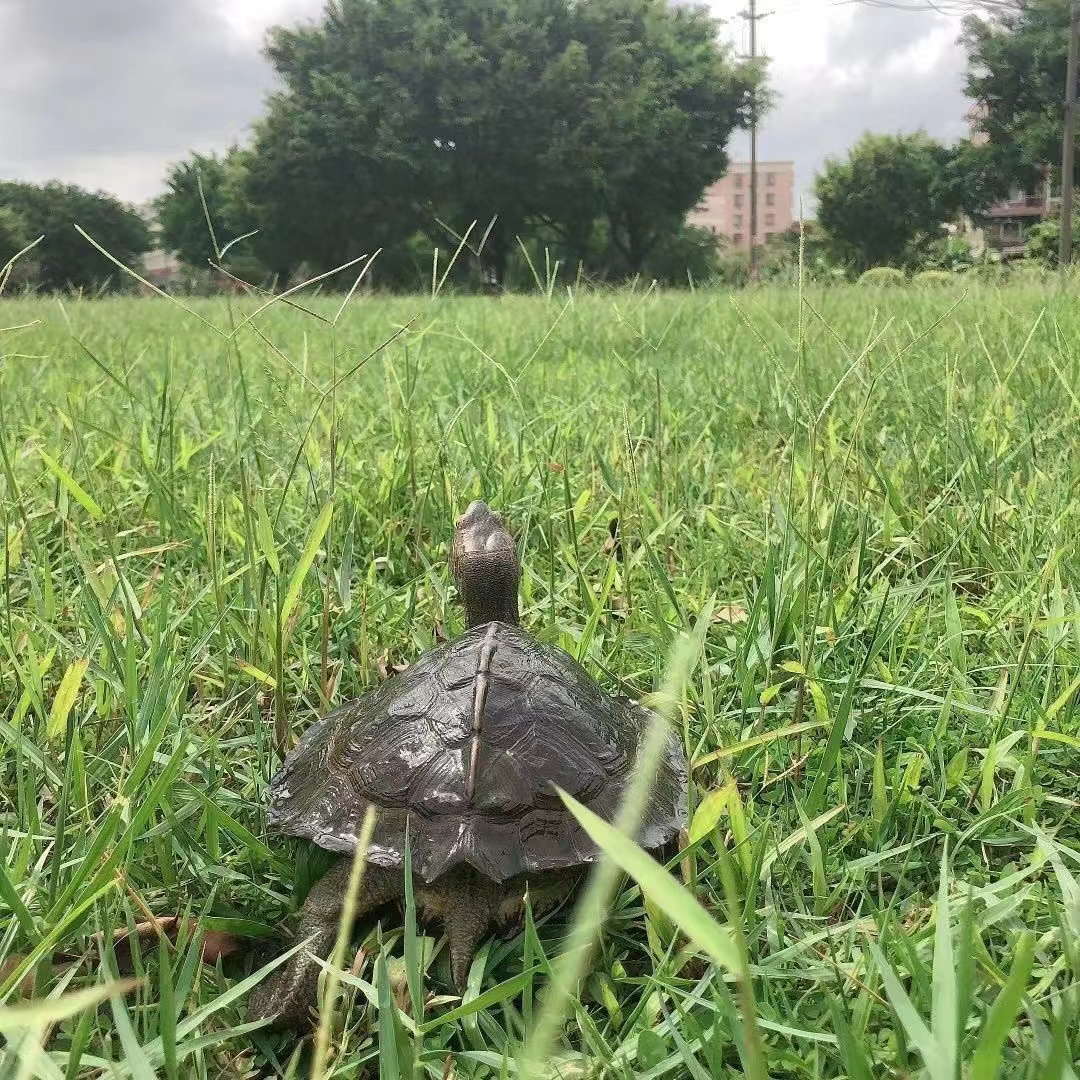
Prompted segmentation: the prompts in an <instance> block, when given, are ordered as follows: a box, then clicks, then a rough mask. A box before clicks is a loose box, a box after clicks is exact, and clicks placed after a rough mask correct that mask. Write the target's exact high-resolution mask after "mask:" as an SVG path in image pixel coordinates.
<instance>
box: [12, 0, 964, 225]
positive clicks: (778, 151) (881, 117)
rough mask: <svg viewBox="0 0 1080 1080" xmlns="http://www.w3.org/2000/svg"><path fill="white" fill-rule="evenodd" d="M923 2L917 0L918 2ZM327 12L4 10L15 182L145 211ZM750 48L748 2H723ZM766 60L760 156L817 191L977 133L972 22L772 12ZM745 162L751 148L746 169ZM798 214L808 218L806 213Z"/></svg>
mask: <svg viewBox="0 0 1080 1080" xmlns="http://www.w3.org/2000/svg"><path fill="white" fill-rule="evenodd" d="M912 2H914V0H912ZM322 6H323V0H0V41H2V42H3V43H4V50H3V52H4V57H3V61H2V63H0V148H2V149H0V179H18V180H33V181H43V180H49V179H54V178H55V179H60V180H64V181H67V182H71V183H76V184H81V185H83V186H86V187H90V188H95V189H97V188H102V189H105V190H108V191H112V192H114V193H116V194H117V195H119V196H121V197H122V198H124V199H128V200H132V201H142V200H144V199H148V198H151V197H152V196H154V195H155V194H157V193H158V191H159V190H160V189H161V185H162V178H163V175H164V172H165V168H166V166H167V165H168V164H169V162H171V161H175V160H178V159H180V158H183V157H185V156H187V155H188V154H189V153H190V152H191V151H192V150H199V151H204V152H205V151H210V150H223V149H225V148H226V147H227V146H228V145H229V144H230V143H232V142H234V141H243V140H244V139H245V137H246V133H247V131H248V127H249V125H250V124H251V122H252V121H253V120H254V119H255V118H257V117H258V116H259V114H260V112H261V110H262V107H263V101H264V98H265V95H266V93H267V92H268V90H270V89H271V87H272V85H273V77H272V73H271V71H270V69H269V66H268V64H267V63H266V62H265V61H264V60H263V58H262V56H261V54H260V51H259V50H260V45H261V42H262V38H263V34H264V32H265V29H266V27H267V26H268V25H270V24H272V23H275V22H295V21H297V20H299V19H305V18H310V17H313V16H315V15H317V14H318V12H319V11H320V10H321V9H322ZM712 6H713V9H714V11H715V12H716V14H717V15H719V16H721V17H722V18H725V19H728V20H729V22H728V24H727V26H726V28H725V33H726V34H727V35H728V36H729V37H731V39H732V40H733V41H735V42H736V43H737V44H738V45H739V46H740V48H745V46H746V32H745V23H744V22H743V21H742V20H741V19H739V18H738V14H737V13H738V12H739V11H740V10H742V9H743V8H745V6H746V0H712ZM759 8H760V10H762V11H768V12H772V14H770V15H769V16H768V17H767V18H765V19H762V20H761V22H760V23H759V28H760V29H759V35H758V39H759V47H760V48H761V50H762V51H763V52H765V53H766V54H767V55H769V56H770V57H771V58H772V66H771V79H772V85H773V86H774V88H775V89H776V90H777V91H778V93H779V101H778V103H777V105H776V107H775V110H774V111H773V112H772V113H771V114H770V115H769V116H768V118H767V120H766V121H765V123H764V125H763V128H762V134H761V144H760V145H761V154H762V156H763V157H765V158H773V159H782V160H793V161H794V162H795V165H796V171H797V175H798V185H799V188H800V189H801V190H803V191H806V190H807V189H808V188H809V186H810V184H811V183H812V181H813V176H814V173H815V171H816V170H817V169H818V168H819V167H820V166H821V164H822V162H823V161H824V159H825V158H826V156H828V155H834V154H842V153H843V152H844V151H845V150H846V149H847V148H848V147H849V146H850V145H851V144H852V143H853V142H854V141H855V140H856V139H857V138H858V137H859V135H860V134H862V133H863V132H864V131H867V130H873V131H880V132H886V131H889V132H894V131H911V130H914V129H916V128H918V127H923V128H925V129H926V130H927V131H929V132H930V133H931V134H932V135H935V136H938V137H940V138H944V139H951V138H954V137H956V136H959V135H962V134H963V133H964V130H965V125H964V119H963V116H964V110H965V108H966V107H967V106H966V102H965V100H964V97H963V94H962V90H961V83H962V73H963V66H964V57H963V53H962V51H961V49H960V48H959V46H958V45H957V44H956V38H957V34H958V33H959V29H960V20H959V17H958V16H953V15H942V14H938V13H936V12H934V11H932V10H923V11H905V10H898V9H897V8H890V7H874V6H868V5H866V4H860V3H852V2H850V0H771V2H770V0H761V3H760V4H759ZM745 155H746V140H745V138H740V137H736V139H735V141H734V143H733V145H732V156H733V157H736V158H741V157H744V156H745ZM797 209H798V208H797V207H796V211H797Z"/></svg>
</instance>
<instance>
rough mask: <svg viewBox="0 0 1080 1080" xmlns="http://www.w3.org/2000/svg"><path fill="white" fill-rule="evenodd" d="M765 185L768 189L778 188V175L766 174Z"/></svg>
mask: <svg viewBox="0 0 1080 1080" xmlns="http://www.w3.org/2000/svg"><path fill="white" fill-rule="evenodd" d="M765 185H766V186H767V187H776V173H774V172H771V173H766V174H765Z"/></svg>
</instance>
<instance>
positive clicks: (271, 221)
mask: <svg viewBox="0 0 1080 1080" xmlns="http://www.w3.org/2000/svg"><path fill="white" fill-rule="evenodd" d="M268 55H269V57H270V59H271V61H272V62H273V64H274V67H275V69H276V70H277V72H278V74H279V75H280V77H281V79H282V81H283V84H284V87H283V89H282V90H281V91H280V92H279V93H277V94H276V95H274V96H273V97H272V99H271V101H270V104H269V110H268V114H267V115H266V117H265V118H264V119H263V120H262V121H261V122H260V123H259V124H258V126H257V128H256V133H255V139H254V143H253V145H252V147H251V149H250V151H249V152H248V153H247V154H246V155H245V158H244V164H245V174H244V182H243V188H244V193H245V197H246V199H247V200H248V202H249V203H250V207H251V211H252V214H253V219H254V220H256V221H257V223H258V226H259V230H260V235H259V241H258V250H259V253H260V255H261V257H262V258H263V260H264V261H265V262H267V263H268V265H270V266H271V267H273V268H274V269H276V270H279V271H284V270H286V269H287V268H289V267H290V266H294V265H295V263H296V262H298V261H300V260H304V261H305V262H307V263H308V264H310V265H311V266H313V267H315V268H319V269H329V268H331V267H333V266H336V265H340V264H342V263H344V262H346V261H348V260H349V259H352V258H356V257H358V256H360V255H362V254H365V253H369V252H371V251H373V250H374V249H376V248H378V247H387V246H391V245H397V246H401V245H402V244H404V243H405V242H406V241H407V239H408V238H409V237H410V236H413V235H415V234H416V233H418V232H422V233H424V234H426V235H427V236H428V237H429V238H430V239H432V240H433V241H435V242H437V243H441V244H442V245H443V246H444V247H445V246H451V247H452V246H454V244H455V243H456V240H455V237H458V236H461V235H463V234H464V233H465V232H466V231H467V230H468V229H469V227H470V226H471V225H472V224H473V223H474V222H475V223H477V228H476V230H475V231H474V234H473V239H477V238H479V236H480V235H481V234H485V233H486V243H485V259H486V261H487V263H488V264H489V266H490V269H491V272H492V273H493V274H494V275H495V276H496V277H499V278H501V277H502V275H503V273H504V271H505V267H506V263H507V260H508V258H509V256H510V254H511V252H512V251H513V249H514V247H515V244H516V242H517V238H518V237H520V236H522V235H528V234H529V233H530V232H534V233H535V232H539V231H543V232H544V235H545V236H546V237H549V238H551V239H552V240H553V241H557V242H558V243H560V244H562V245H563V254H564V256H565V257H566V258H568V259H572V260H574V261H585V262H587V261H588V260H589V259H590V258H591V257H594V256H595V255H596V250H597V245H600V246H602V247H604V248H605V251H604V253H603V258H604V259H605V261H607V262H610V261H611V257H612V256H613V255H614V256H615V257H616V258H617V260H618V262H619V269H620V271H624V272H627V273H634V272H637V271H639V270H641V269H642V267H643V265H644V264H645V262H646V260H647V258H648V256H649V254H650V252H651V251H652V250H654V248H655V247H656V245H657V244H658V243H659V242H660V241H661V239H662V238H664V237H670V236H671V235H672V234H673V233H674V232H677V231H678V230H679V229H680V228H681V227H682V224H683V221H684V219H685V215H686V213H687V211H689V210H690V209H691V208H692V207H693V206H694V205H695V203H696V202H697V200H698V199H699V198H700V196H701V194H702V192H703V190H704V189H705V187H706V186H708V184H709V183H711V182H712V181H714V180H716V179H717V178H718V177H720V176H721V175H722V174H723V173H724V171H725V169H726V166H727V155H726V150H725V147H726V144H727V142H728V139H729V137H730V135H731V132H732V130H733V129H734V128H735V127H737V126H738V125H740V123H742V122H744V121H745V119H746V117H747V115H748V113H749V110H750V108H751V106H752V103H753V98H754V94H755V91H756V88H757V87H758V86H759V84H760V82H761V71H760V69H759V68H752V67H750V66H748V65H746V64H742V63H739V62H738V61H736V60H735V59H734V58H733V57H732V55H731V54H730V52H729V51H728V50H727V49H726V47H724V46H722V45H720V44H719V43H718V41H717V23H716V22H715V21H714V20H712V19H711V18H710V17H709V16H708V14H707V13H706V11H705V10H704V9H695V8H689V9H688V8H683V7H674V6H672V5H669V4H668V3H666V2H665V0H591V2H590V3H588V4H577V3H573V2H572V0H500V2H495V0H336V2H335V3H331V4H330V5H329V6H328V7H327V9H326V12H325V14H324V16H323V18H322V21H321V22H319V23H318V24H316V25H312V26H306V27H302V28H300V29H291V30H286V29H280V28H279V29H277V30H275V31H274V32H273V33H272V35H271V39H270V44H269V47H268ZM493 220H494V222H495V224H494V226H493V227H491V228H490V230H489V229H488V225H489V223H490V222H492V221H493Z"/></svg>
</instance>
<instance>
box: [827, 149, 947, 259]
mask: <svg viewBox="0 0 1080 1080" xmlns="http://www.w3.org/2000/svg"><path fill="white" fill-rule="evenodd" d="M952 158H953V151H951V150H950V149H949V148H947V147H945V146H943V145H942V144H941V143H939V142H936V141H935V140H933V139H931V138H930V137H929V136H927V135H926V134H925V133H923V132H916V133H915V134H911V135H865V136H863V138H862V139H861V140H860V141H859V142H858V143H856V144H855V146H854V147H853V148H852V150H851V153H850V155H849V157H848V159H847V160H846V161H837V160H835V159H830V160H829V161H827V162H826V164H825V169H824V171H823V172H822V173H820V174H819V175H818V177H817V178H816V180H815V184H814V187H815V193H816V195H817V200H818V221H819V222H820V223H821V226H822V227H823V228H824V230H825V232H826V233H827V235H828V243H829V246H830V248H831V250H832V252H833V254H834V256H835V257H836V258H838V259H840V260H841V261H842V262H844V263H845V264H846V265H847V266H849V267H850V268H851V269H852V270H854V271H857V272H859V273H861V272H862V271H864V270H867V269H869V268H870V267H872V266H898V267H905V266H914V265H917V264H918V261H919V248H920V247H925V246H926V245H927V244H928V243H930V242H932V241H933V240H935V239H937V238H938V237H939V236H940V235H941V227H942V226H943V225H944V224H945V223H946V222H947V221H949V220H950V218H952V217H953V216H954V215H955V214H956V212H957V210H958V209H959V205H958V202H957V194H956V191H955V188H954V187H953V185H951V184H950V183H949V179H948V177H949V172H948V170H949V164H950V161H951V160H952Z"/></svg>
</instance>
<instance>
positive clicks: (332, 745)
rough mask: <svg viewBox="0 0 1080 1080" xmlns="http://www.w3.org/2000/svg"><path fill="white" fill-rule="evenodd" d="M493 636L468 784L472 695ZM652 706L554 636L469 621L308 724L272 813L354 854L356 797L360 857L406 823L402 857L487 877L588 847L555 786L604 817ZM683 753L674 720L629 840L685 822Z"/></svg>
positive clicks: (391, 839) (396, 856) (570, 857)
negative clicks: (615, 688) (368, 818)
mask: <svg viewBox="0 0 1080 1080" xmlns="http://www.w3.org/2000/svg"><path fill="white" fill-rule="evenodd" d="M485 644H487V645H493V646H494V651H493V653H492V655H491V659H490V666H489V671H488V676H487V694H486V701H485V704H484V708H483V723H482V728H481V732H480V735H479V740H478V741H479V754H478V757H477V759H476V773H475V788H474V791H473V796H472V799H471V800H470V799H469V798H468V797H467V794H466V786H467V774H468V771H469V765H470V758H471V750H472V745H473V694H474V683H475V681H476V679H477V672H478V666H479V662H480V661H479V658H480V654H481V650H482V647H483V646H484V645H485ZM650 716H651V714H650V713H649V712H648V711H647V710H646V709H644V708H643V707H641V706H639V705H635V704H633V703H631V702H629V701H626V700H623V699H616V698H611V697H609V696H607V695H606V694H604V693H603V691H602V690H601V688H600V687H599V686H598V685H597V684H596V682H595V681H594V680H593V679H592V678H591V677H590V676H589V675H588V674H587V672H586V671H585V670H584V669H583V668H582V667H581V666H580V665H579V664H578V663H577V662H576V661H575V660H574V659H573V658H572V657H570V656H569V655H568V654H567V653H565V652H563V651H562V650H561V649H557V648H550V647H548V646H545V645H543V644H541V643H540V642H538V641H537V640H536V639H535V638H534V637H532V636H531V635H530V634H528V633H527V632H525V631H524V630H521V629H519V628H518V627H516V626H512V625H510V624H507V623H501V622H500V623H489V624H487V625H486V626H479V627H475V628H473V629H471V630H469V631H467V632H466V633H465V634H463V635H462V636H461V637H459V638H456V639H455V640H454V641H451V642H449V643H447V644H445V645H442V646H440V647H439V648H436V649H433V650H431V651H430V652H428V653H425V654H424V655H423V656H421V657H420V659H419V660H417V661H416V663H414V664H413V665H412V666H410V667H408V668H406V669H405V671H403V672H401V673H400V674H398V675H396V676H395V677H393V678H392V679H390V680H388V681H387V682H385V683H383V684H382V685H381V686H380V687H378V688H377V689H376V690H374V691H373V692H371V693H368V694H366V695H364V696H363V697H360V698H357V699H355V700H353V701H350V702H347V703H346V704H344V705H341V706H340V707H339V708H337V709H335V710H334V711H333V712H331V713H328V714H327V715H326V716H325V717H324V718H323V719H321V720H319V721H317V722H316V723H315V724H314V725H312V727H311V728H309V729H308V731H307V732H305V734H304V736H303V738H302V739H301V740H300V742H299V743H298V744H297V745H296V747H294V749H293V750H292V752H291V753H290V754H289V755H288V757H287V758H286V759H285V761H284V763H283V764H282V767H281V769H280V770H279V771H278V773H277V775H276V776H275V777H274V778H273V780H272V782H271V789H270V813H269V823H270V826H271V827H272V828H274V829H276V830H277V831H279V832H282V833H285V834H286V835H291V836H297V837H303V838H306V839H308V840H311V841H312V842H313V843H315V844H317V845H318V846H320V847H323V848H326V849H329V850H330V851H337V852H344V853H352V852H353V851H354V850H355V848H356V842H357V836H358V835H359V833H360V829H361V823H362V822H363V819H364V815H365V813H366V812H367V809H368V806H369V805H374V806H375V807H376V809H377V811H378V815H377V819H376V824H375V833H374V838H373V843H372V846H371V848H370V851H369V855H368V857H369V859H370V861H371V862H372V863H374V864H376V865H378V866H385V867H398V866H401V865H402V863H403V860H404V852H405V832H406V826H408V830H409V843H410V846H411V850H412V852H413V869H414V873H418V874H419V875H420V876H421V877H422V878H423V879H424V880H425V881H429V882H430V881H434V880H435V878H437V877H438V876H439V875H441V874H443V873H445V872H446V871H447V870H449V869H451V868H452V867H454V866H456V865H458V864H461V863H467V864H469V865H471V866H473V867H474V868H475V869H476V870H478V871H479V872H480V873H482V874H485V875H487V876H488V877H489V878H491V879H492V880H494V881H504V880H506V879H508V878H511V877H513V876H515V875H517V874H521V873H526V872H533V873H535V872H537V871H544V870H553V869H557V868H563V867H570V866H575V865H579V864H582V863H587V862H591V861H593V860H595V859H596V858H597V857H598V851H597V849H596V847H595V845H594V844H593V843H592V841H591V840H590V839H589V837H588V834H587V833H585V832H584V830H582V828H581V827H580V826H579V825H578V823H577V821H576V819H575V818H574V817H573V815H571V814H570V812H569V811H568V810H567V809H566V808H565V806H564V805H563V803H562V800H561V799H560V798H559V796H558V793H557V792H556V790H555V788H556V786H558V787H560V788H562V789H563V790H564V791H567V792H569V793H570V794H571V795H573V797H574V798H575V799H577V800H578V801H579V802H581V803H583V804H585V805H586V806H588V807H589V808H590V809H592V810H593V812H594V813H596V814H598V815H600V817H602V818H604V819H605V820H608V821H611V820H613V819H614V817H615V815H616V813H617V812H618V808H619V805H620V801H621V797H622V794H623V791H624V789H625V786H626V784H627V782H628V781H629V779H630V776H631V773H632V771H633V768H634V763H635V761H636V759H637V755H638V751H639V748H640V747H641V745H642V743H643V741H644V737H645V734H646V731H647V728H648V725H649V721H650ZM686 779H687V769H686V758H685V755H684V753H683V749H682V745H681V742H680V740H679V739H678V738H676V737H675V735H674V733H673V734H672V735H671V736H670V737H669V740H668V745H667V747H666V748H665V753H664V756H663V758H662V760H661V764H660V766H659V769H658V771H657V775H656V777H655V778H654V782H653V784H652V791H651V794H650V797H649V803H648V806H647V807H646V809H645V813H644V816H643V818H642V822H641V825H640V829H639V832H638V836H637V839H638V842H639V843H640V844H642V846H644V847H645V848H648V849H655V848H658V847H660V846H662V845H664V844H666V843H667V842H669V841H670V840H672V839H673V838H674V837H675V836H676V835H677V833H678V831H679V829H681V828H682V827H683V826H684V825H685V821H686Z"/></svg>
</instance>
